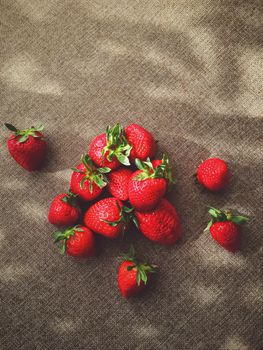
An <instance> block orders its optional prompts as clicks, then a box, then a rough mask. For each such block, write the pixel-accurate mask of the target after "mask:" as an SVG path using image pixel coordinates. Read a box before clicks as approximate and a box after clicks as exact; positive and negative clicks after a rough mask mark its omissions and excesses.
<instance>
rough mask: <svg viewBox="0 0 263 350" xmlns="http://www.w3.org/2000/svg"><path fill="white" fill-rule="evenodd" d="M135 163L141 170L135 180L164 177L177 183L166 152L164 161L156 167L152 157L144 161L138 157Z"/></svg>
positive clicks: (172, 182)
mask: <svg viewBox="0 0 263 350" xmlns="http://www.w3.org/2000/svg"><path fill="white" fill-rule="evenodd" d="M135 164H136V166H137V168H138V169H139V170H141V172H140V174H138V175H137V176H135V177H134V178H133V180H137V181H143V180H146V179H157V178H164V179H166V180H168V182H169V184H174V183H175V179H174V177H173V174H172V168H171V166H170V163H169V158H168V156H167V155H166V154H164V155H163V158H162V163H161V164H160V165H158V166H157V167H156V168H154V167H153V164H152V162H151V160H150V158H147V160H146V162H142V161H141V160H140V159H138V158H136V159H135Z"/></svg>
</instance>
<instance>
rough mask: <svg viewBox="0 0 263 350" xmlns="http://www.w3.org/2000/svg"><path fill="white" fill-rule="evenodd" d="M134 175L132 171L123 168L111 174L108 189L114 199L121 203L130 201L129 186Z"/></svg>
mask: <svg viewBox="0 0 263 350" xmlns="http://www.w3.org/2000/svg"><path fill="white" fill-rule="evenodd" d="M132 174H133V172H132V170H130V169H127V168H123V167H122V168H119V169H116V170H113V171H111V172H110V173H109V175H108V181H109V183H108V187H107V188H108V190H109V192H110V194H111V195H112V196H113V197H115V198H117V199H119V200H121V201H127V200H128V199H129V194H128V185H129V181H130V178H131V176H132Z"/></svg>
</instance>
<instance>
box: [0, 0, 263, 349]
mask: <svg viewBox="0 0 263 350" xmlns="http://www.w3.org/2000/svg"><path fill="white" fill-rule="evenodd" d="M261 10H262V7H260V2H259V1H253V0H251V1H250V0H244V1H243V0H241V1H232V0H219V1H218V0H204V1H194V0H188V1H182V0H178V1H171V0H169V1H158V0H151V1H149V0H147V1H137V0H122V1H115V0H107V1H102V0H101V1H89V0H75V1H69V0H66V1H59V0H34V1H33V0H10V1H4V0H2V1H0V81H1V89H0V99H1V100H0V101H1V102H0V119H1V123H2V124H3V123H4V122H11V123H12V124H14V125H15V126H17V127H19V128H25V127H29V126H31V125H38V124H39V123H40V122H41V123H43V124H44V126H45V129H44V134H45V135H46V136H47V139H48V142H49V153H48V157H47V161H46V164H45V165H44V167H43V170H41V171H39V172H34V173H28V172H26V171H25V170H23V169H22V168H20V167H19V166H18V165H17V164H16V163H15V162H14V161H13V160H12V159H11V157H10V156H9V154H8V151H7V148H6V140H7V137H8V132H7V130H4V127H3V128H2V133H1V144H2V147H1V163H0V178H1V183H0V195H1V202H0V215H1V224H0V255H1V265H0V291H1V304H2V305H1V313H0V322H1V327H0V328H1V331H0V332H1V333H0V344H1V349H2V350H16V349H19V350H31V349H32V350H34V349H37V350H42V349H43V350H48V349H56V350H60V349H61V350H62V349H63V350H73V349H74V350H84V349H99V350H104V349H113V350H115V349H116V350H118V349H121V350H134V349H136V350H148V349H149V350H150V349H161V350H166V349H167V350H175V349H177V350H211V349H213V350H260V349H262V347H263V334H262V333H263V332H262V330H263V319H262V315H263V303H262V298H263V285H262V252H263V250H262V225H261V223H260V219H261V218H262V217H263V215H262V214H263V213H262V129H263V123H262V91H263V89H262V72H263V69H262V68H263V67H262V51H261V49H262V37H263V36H262V12H261ZM116 122H121V123H122V124H123V125H124V126H127V125H129V124H130V123H132V122H136V123H138V124H140V125H142V126H144V127H146V128H147V129H149V130H150V131H151V132H153V134H154V135H155V137H156V139H157V140H158V141H159V142H158V147H159V154H160V155H161V154H162V152H166V153H168V154H169V155H170V157H171V163H172V164H173V166H174V169H175V175H176V179H177V183H176V186H175V189H174V191H173V192H172V194H171V195H170V199H171V201H172V203H173V204H174V205H175V206H176V208H177V209H178V212H179V213H180V215H181V217H182V221H183V238H182V240H181V242H180V243H179V244H177V245H175V246H173V247H169V248H168V247H162V246H158V245H155V244H153V243H152V242H150V241H147V240H146V238H144V237H143V236H142V235H140V234H139V233H137V232H135V231H130V232H129V234H128V235H127V237H126V238H125V239H124V240H121V239H118V240H116V241H109V240H107V239H105V238H102V237H97V243H98V246H99V255H98V257H97V258H92V259H90V260H87V261H79V260H75V259H73V258H69V257H62V256H61V255H60V254H59V252H58V250H57V247H56V246H55V245H54V244H53V241H52V238H51V233H52V232H53V231H54V230H55V227H53V226H52V225H50V224H48V223H47V213H48V209H49V205H50V203H51V201H52V199H53V198H54V197H55V195H57V194H59V193H64V192H65V191H67V190H68V187H69V179H70V175H71V170H70V167H71V166H76V165H77V164H78V163H79V159H80V155H81V154H82V153H84V152H86V151H87V149H88V145H89V143H90V142H91V140H92V139H93V138H94V137H95V136H96V135H98V134H99V133H102V132H103V131H104V130H105V128H106V126H107V125H108V124H111V125H112V124H114V123H116ZM211 156H218V157H222V158H223V159H225V160H226V161H227V162H228V163H229V167H230V169H231V172H232V175H233V176H232V180H231V183H230V186H229V188H228V189H227V190H226V191H224V193H220V194H212V193H208V192H204V191H200V190H199V189H198V188H196V187H195V185H194V184H193V180H192V174H193V173H194V172H195V170H196V167H197V166H198V165H199V164H200V162H201V161H202V160H204V159H206V158H208V157H211ZM208 205H212V206H215V207H219V208H232V209H237V210H239V211H241V212H242V213H243V214H245V215H248V216H249V217H250V218H251V219H250V221H249V223H248V224H247V225H245V226H244V228H243V234H242V245H241V252H239V253H238V254H236V255H232V254H230V253H228V252H227V251H225V250H224V249H222V248H221V247H219V246H218V245H216V244H215V242H214V241H213V240H212V239H211V237H210V235H209V234H207V233H203V228H204V227H205V226H206V223H207V221H208V215H207V206H208ZM131 242H133V243H134V246H135V248H136V250H137V251H138V254H139V256H141V257H142V258H143V257H144V258H145V260H147V261H149V262H150V263H153V264H156V265H158V266H159V273H158V274H157V275H156V276H155V277H156V278H155V279H153V281H152V284H151V287H150V288H149V289H148V290H147V291H146V292H145V293H144V294H143V295H141V296H139V297H138V298H135V299H133V300H130V301H125V300H123V299H122V298H121V296H120V294H119V292H118V288H117V269H118V265H119V263H120V261H121V258H120V253H122V252H125V251H127V250H128V248H129V245H130V243H131Z"/></svg>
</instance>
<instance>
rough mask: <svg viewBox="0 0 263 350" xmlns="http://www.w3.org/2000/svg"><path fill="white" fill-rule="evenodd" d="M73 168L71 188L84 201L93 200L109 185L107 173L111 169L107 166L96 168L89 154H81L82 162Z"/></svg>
mask: <svg viewBox="0 0 263 350" xmlns="http://www.w3.org/2000/svg"><path fill="white" fill-rule="evenodd" d="M72 170H73V173H72V176H71V180H70V189H71V191H72V192H73V193H76V194H77V195H78V196H79V197H80V198H81V199H83V200H84V201H91V200H93V199H95V198H97V197H98V196H99V195H100V194H101V193H102V190H103V187H105V186H106V185H107V178H106V176H105V174H106V173H108V172H110V171H111V169H110V168H107V167H104V168H96V167H95V166H94V164H93V162H92V160H91V159H90V157H89V156H88V155H87V154H86V155H82V156H81V164H79V165H78V166H77V167H76V168H72Z"/></svg>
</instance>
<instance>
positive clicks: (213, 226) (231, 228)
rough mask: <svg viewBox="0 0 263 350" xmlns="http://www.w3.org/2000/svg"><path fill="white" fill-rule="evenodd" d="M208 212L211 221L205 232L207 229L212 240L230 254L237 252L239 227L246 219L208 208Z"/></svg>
mask: <svg viewBox="0 0 263 350" xmlns="http://www.w3.org/2000/svg"><path fill="white" fill-rule="evenodd" d="M208 212H209V214H210V215H211V217H212V219H211V220H210V221H209V223H208V225H207V227H206V230H208V229H209V230H210V233H211V236H212V237H213V238H214V240H215V241H216V242H217V243H218V244H220V245H221V246H222V247H224V248H225V249H227V250H228V251H230V252H232V253H235V252H236V251H238V250H239V244H240V227H239V225H240V224H243V223H245V222H246V221H247V220H248V218H246V217H245V216H242V215H233V214H232V213H231V212H229V211H222V210H219V209H215V208H212V207H210V208H209V211H208Z"/></svg>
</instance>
